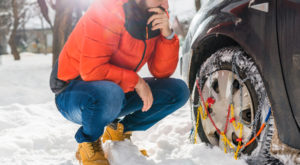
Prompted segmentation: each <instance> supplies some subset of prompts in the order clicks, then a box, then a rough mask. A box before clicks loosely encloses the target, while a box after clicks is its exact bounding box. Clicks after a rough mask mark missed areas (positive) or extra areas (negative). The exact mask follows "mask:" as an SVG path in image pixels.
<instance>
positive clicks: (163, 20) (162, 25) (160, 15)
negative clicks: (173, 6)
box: [147, 7, 172, 37]
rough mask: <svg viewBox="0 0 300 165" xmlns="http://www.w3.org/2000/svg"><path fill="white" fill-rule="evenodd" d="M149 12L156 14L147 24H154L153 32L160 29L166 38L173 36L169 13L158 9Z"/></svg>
mask: <svg viewBox="0 0 300 165" xmlns="http://www.w3.org/2000/svg"><path fill="white" fill-rule="evenodd" d="M149 12H154V13H156V14H154V15H152V16H151V17H150V18H149V19H148V22H147V24H150V23H151V22H152V30H153V31H154V30H157V29H160V32H161V34H162V35H163V36H164V37H168V36H170V35H171V34H172V30H171V29H170V25H169V17H168V15H167V13H166V12H165V11H164V10H162V9H161V8H158V7H157V8H151V9H149Z"/></svg>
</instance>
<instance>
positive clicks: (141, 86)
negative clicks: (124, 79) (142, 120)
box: [135, 78, 153, 112]
mask: <svg viewBox="0 0 300 165" xmlns="http://www.w3.org/2000/svg"><path fill="white" fill-rule="evenodd" d="M135 90H136V92H137V94H138V95H139V96H140V97H141V99H142V101H143V103H144V106H143V108H142V111H143V112H146V111H148V110H149V109H150V107H151V106H152V103H153V96H152V92H151V89H150V87H149V85H148V84H147V83H146V82H145V80H144V79H142V78H139V82H138V83H137V84H136V86H135Z"/></svg>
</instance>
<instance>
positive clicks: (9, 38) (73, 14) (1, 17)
mask: <svg viewBox="0 0 300 165" xmlns="http://www.w3.org/2000/svg"><path fill="white" fill-rule="evenodd" d="M91 3H92V0H1V1H0V58H1V55H8V54H9V55H12V56H13V58H14V59H15V60H21V56H20V53H22V52H31V53H36V54H53V58H52V59H53V61H55V59H56V58H57V57H58V55H59V52H60V51H61V49H62V47H63V45H64V43H65V42H66V40H67V38H68V35H69V34H70V33H71V31H72V29H73V28H74V26H75V25H76V23H77V21H78V20H79V19H80V17H81V16H82V15H83V14H84V12H85V11H86V10H87V8H88V7H89V5H90V4H91ZM169 6H170V8H169V13H170V21H171V24H172V26H173V28H174V29H175V31H176V33H177V34H178V35H179V36H180V38H181V42H182V41H183V39H184V36H185V35H186V33H187V30H188V26H189V24H190V22H191V20H192V18H193V16H194V14H195V13H196V11H197V10H198V9H199V8H200V0H196V1H195V0H169Z"/></svg>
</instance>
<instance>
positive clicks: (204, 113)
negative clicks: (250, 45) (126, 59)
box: [191, 55, 271, 159]
mask: <svg viewBox="0 0 300 165" xmlns="http://www.w3.org/2000/svg"><path fill="white" fill-rule="evenodd" d="M235 56H236V55H234V56H233V58H232V71H233V73H234V74H235V75H236V76H237V79H238V81H239V83H240V84H241V85H240V91H241V92H240V99H241V100H240V103H241V104H240V106H241V109H242V107H243V97H242V93H243V91H242V88H243V85H242V84H244V83H245V82H246V81H247V80H248V79H249V77H246V78H245V79H241V78H240V77H239V73H238V71H237V68H236V63H235V60H236V57H235ZM234 74H233V75H234ZM211 75H212V73H210V74H209V81H210V82H211ZM233 75H232V80H234V77H233ZM199 79H200V78H199V73H198V74H197V77H196V85H197V90H198V93H199V102H200V103H199V104H197V105H193V108H192V109H194V108H195V107H197V118H196V121H195V120H194V119H192V120H193V122H194V124H193V125H196V128H193V129H192V132H191V135H194V138H193V142H194V144H196V143H197V135H198V127H199V121H200V117H201V120H206V119H207V118H209V119H210V121H211V123H212V124H213V125H214V127H215V129H216V131H217V132H218V134H219V135H220V138H221V140H222V141H223V143H224V152H225V153H227V146H229V147H230V148H231V149H232V151H234V158H235V159H237V158H238V157H239V156H240V153H241V152H242V151H243V150H244V148H245V147H247V146H248V145H250V144H252V142H253V141H254V140H256V138H257V137H258V136H259V135H260V134H261V132H262V130H263V129H264V128H265V126H266V124H267V122H268V120H269V117H270V114H271V107H270V108H269V112H268V115H267V117H266V119H265V121H264V123H263V124H262V125H261V127H260V130H259V131H258V132H257V133H256V134H255V132H256V125H257V124H258V121H259V118H260V114H261V109H262V108H258V110H257V111H256V114H255V118H254V120H253V122H252V123H250V124H246V123H243V121H242V120H240V119H241V113H240V114H239V116H240V117H239V121H236V118H235V116H234V106H233V100H232V99H233V98H232V97H233V96H232V95H231V103H230V105H229V107H228V116H227V120H226V125H225V129H224V131H223V132H221V131H220V129H219V128H217V126H216V125H215V122H214V121H213V120H212V118H211V116H210V114H209V112H208V110H207V109H208V107H210V106H211V105H213V104H214V102H215V100H214V99H213V98H212V97H209V98H207V100H206V102H204V98H203V96H202V92H201V87H200V84H201V83H200V82H199ZM232 82H233V81H232ZM232 87H233V86H232V85H231V90H232ZM210 92H211V91H209V93H210ZM201 101H202V103H201ZM202 105H205V106H204V108H203V106H202ZM229 114H230V120H229V123H231V124H232V126H233V127H234V129H235V130H236V131H237V130H239V136H238V139H236V141H237V142H238V146H237V147H235V146H234V145H233V144H232V143H231V142H230V141H229V139H228V138H227V136H226V131H227V126H228V117H229ZM244 126H253V130H252V133H251V134H252V135H255V136H253V138H252V139H251V140H249V139H242V136H243V127H244ZM250 137H251V136H250ZM243 141H248V142H247V143H246V144H245V145H242V142H243Z"/></svg>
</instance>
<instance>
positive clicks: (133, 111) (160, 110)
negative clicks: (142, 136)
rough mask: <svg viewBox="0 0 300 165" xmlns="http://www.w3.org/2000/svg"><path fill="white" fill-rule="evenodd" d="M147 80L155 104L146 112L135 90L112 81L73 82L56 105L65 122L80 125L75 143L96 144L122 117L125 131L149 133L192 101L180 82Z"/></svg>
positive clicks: (60, 95) (185, 87)
mask: <svg viewBox="0 0 300 165" xmlns="http://www.w3.org/2000/svg"><path fill="white" fill-rule="evenodd" d="M144 79H145V81H146V82H147V83H148V84H149V86H150V88H151V91H152V94H153V104H152V107H151V108H150V109H149V110H148V111H147V112H142V111H141V109H142V107H143V102H142V100H141V98H140V97H139V96H138V94H137V93H136V92H135V91H133V92H128V93H124V92H123V90H122V89H121V88H120V86H118V85H117V84H115V83H113V82H111V81H91V82H86V81H82V80H73V81H71V82H70V84H69V85H68V87H67V88H66V89H65V90H64V91H63V92H62V93H60V94H58V95H57V96H56V97H55V102H56V105H57V108H58V110H59V111H60V113H61V114H62V115H63V116H64V117H65V118H66V119H68V120H70V121H72V122H74V123H77V124H80V125H81V127H80V128H79V129H78V131H77V133H76V135H75V139H76V141H77V142H78V143H82V142H93V141H96V140H97V139H98V138H99V137H100V136H101V135H102V134H103V131H104V127H105V126H106V125H108V124H110V123H111V122H113V121H114V120H115V119H117V118H120V117H123V118H122V119H121V121H120V122H121V123H122V124H123V125H124V132H127V131H138V130H146V129H148V128H150V127H151V126H153V125H154V124H155V123H157V122H158V121H160V120H161V119H163V118H164V117H166V116H167V115H169V114H171V113H172V112H174V111H175V110H177V109H179V108H180V107H182V106H183V105H184V104H185V103H186V102H187V100H188V98H189V89H188V87H187V85H186V84H185V83H184V82H183V81H182V80H180V79H174V78H166V79H154V78H144Z"/></svg>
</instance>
